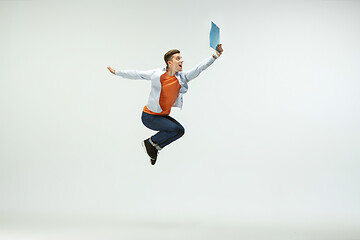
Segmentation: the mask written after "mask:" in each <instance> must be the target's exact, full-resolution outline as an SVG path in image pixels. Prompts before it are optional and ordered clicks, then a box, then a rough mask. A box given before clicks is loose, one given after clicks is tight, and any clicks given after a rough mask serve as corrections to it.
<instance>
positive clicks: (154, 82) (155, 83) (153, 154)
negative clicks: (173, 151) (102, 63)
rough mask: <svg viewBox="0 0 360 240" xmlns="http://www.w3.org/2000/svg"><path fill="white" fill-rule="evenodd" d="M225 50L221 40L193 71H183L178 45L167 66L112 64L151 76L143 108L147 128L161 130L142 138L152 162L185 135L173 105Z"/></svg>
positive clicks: (128, 74) (128, 73) (126, 74)
mask: <svg viewBox="0 0 360 240" xmlns="http://www.w3.org/2000/svg"><path fill="white" fill-rule="evenodd" d="M222 53H223V49H222V45H221V44H219V45H218V47H217V51H216V52H215V53H214V54H213V55H212V57H210V58H208V59H206V60H205V61H203V62H201V63H200V64H198V65H197V66H195V67H194V68H193V69H191V70H189V71H182V68H183V62H184V61H183V60H182V57H181V55H180V51H179V50H176V49H173V50H170V51H168V52H167V53H165V55H164V60H165V63H166V67H165V68H163V69H155V70H150V71H134V70H114V69H112V68H111V67H108V69H109V71H110V72H111V73H112V74H115V75H117V76H121V77H123V78H128V79H143V80H151V91H150V96H149V99H148V103H147V105H146V106H145V107H144V109H143V112H142V116H141V120H142V122H143V124H144V125H145V126H146V127H147V128H149V129H151V130H155V131H158V132H157V133H156V134H155V135H153V136H152V137H150V138H148V139H146V140H144V141H143V142H142V145H143V147H144V149H145V151H146V153H147V154H148V155H149V157H150V162H151V164H152V165H154V164H155V163H156V159H157V156H158V153H159V151H160V150H161V149H163V148H164V147H165V146H167V145H169V144H170V143H171V142H173V141H175V140H177V139H179V138H180V137H181V136H183V135H184V132H185V130H184V127H183V126H182V125H181V124H180V123H179V122H178V121H176V120H175V119H174V118H172V117H170V116H169V114H170V111H171V108H172V107H180V108H181V107H182V104H183V94H184V93H186V92H187V90H188V82H189V81H191V80H193V79H194V78H196V77H197V76H199V74H200V73H201V72H202V71H204V70H205V69H207V68H208V67H209V66H210V65H211V64H212V63H213V62H214V61H215V60H216V59H217V58H218V57H220V55H221V54H222Z"/></svg>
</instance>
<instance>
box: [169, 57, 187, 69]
mask: <svg viewBox="0 0 360 240" xmlns="http://www.w3.org/2000/svg"><path fill="white" fill-rule="evenodd" d="M183 62H184V61H183V60H182V57H181V55H180V53H176V54H174V55H173V56H172V59H171V60H170V61H169V68H170V69H171V70H174V71H175V72H180V71H182V65H183Z"/></svg>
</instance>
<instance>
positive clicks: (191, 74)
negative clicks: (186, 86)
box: [183, 44, 224, 82]
mask: <svg viewBox="0 0 360 240" xmlns="http://www.w3.org/2000/svg"><path fill="white" fill-rule="evenodd" d="M223 51H224V50H223V49H222V44H219V45H218V46H217V51H216V52H215V53H214V54H213V55H212V57H211V58H208V59H206V60H205V61H203V62H201V63H200V64H198V65H197V66H195V67H194V68H193V69H191V70H189V71H186V72H183V74H184V77H185V79H186V81H187V82H189V81H191V80H193V79H194V78H196V77H197V76H199V74H200V73H201V72H202V71H204V70H205V69H207V68H208V67H209V66H210V65H211V64H213V62H214V61H215V59H217V58H218V57H220V56H221V54H222V53H223Z"/></svg>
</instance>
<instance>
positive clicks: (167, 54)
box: [164, 49, 180, 67]
mask: <svg viewBox="0 0 360 240" xmlns="http://www.w3.org/2000/svg"><path fill="white" fill-rule="evenodd" d="M177 53H180V51H179V50H177V49H172V50H169V51H167V53H165V55H164V60H165V63H166V67H168V61H170V60H171V58H172V56H173V55H174V54H177Z"/></svg>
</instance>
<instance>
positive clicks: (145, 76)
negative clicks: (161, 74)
mask: <svg viewBox="0 0 360 240" xmlns="http://www.w3.org/2000/svg"><path fill="white" fill-rule="evenodd" d="M155 71H156V70H148V71H137V70H116V71H115V75H117V76H120V77H123V78H128V79H133V80H151V76H152V75H153V74H154V72H155Z"/></svg>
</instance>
